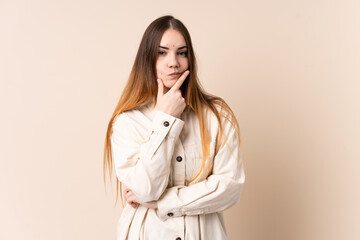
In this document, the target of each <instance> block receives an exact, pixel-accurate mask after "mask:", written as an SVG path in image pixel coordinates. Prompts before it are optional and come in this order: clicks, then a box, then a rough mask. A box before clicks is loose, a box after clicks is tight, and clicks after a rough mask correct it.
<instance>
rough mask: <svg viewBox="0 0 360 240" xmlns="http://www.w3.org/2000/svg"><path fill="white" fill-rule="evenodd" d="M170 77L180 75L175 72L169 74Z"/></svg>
mask: <svg viewBox="0 0 360 240" xmlns="http://www.w3.org/2000/svg"><path fill="white" fill-rule="evenodd" d="M169 76H170V77H179V76H180V73H179V72H174V73H171V74H169Z"/></svg>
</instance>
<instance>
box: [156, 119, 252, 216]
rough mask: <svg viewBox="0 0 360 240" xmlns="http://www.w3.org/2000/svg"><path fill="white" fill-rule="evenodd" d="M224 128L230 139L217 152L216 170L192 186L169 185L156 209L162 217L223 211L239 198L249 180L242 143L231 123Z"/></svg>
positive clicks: (215, 159)
mask: <svg viewBox="0 0 360 240" xmlns="http://www.w3.org/2000/svg"><path fill="white" fill-rule="evenodd" d="M223 130H224V134H225V136H226V137H227V140H226V143H225V144H223V145H222V146H221V147H220V149H219V151H218V153H217V154H216V156H214V167H213V172H212V174H211V175H210V176H209V177H208V178H207V179H205V180H203V181H201V182H198V183H195V184H192V185H190V186H174V187H171V188H168V189H166V190H165V192H164V193H163V195H162V196H161V197H160V199H159V200H158V202H157V204H158V209H157V210H156V211H157V214H158V216H159V218H160V219H161V220H163V221H165V220H166V219H168V218H170V217H180V216H183V215H198V214H207V213H213V212H220V211H224V210H225V209H228V208H230V207H231V206H232V205H234V204H236V203H237V202H239V200H240V194H241V192H242V188H243V184H244V182H245V173H244V168H243V161H242V152H241V147H240V144H239V139H238V137H237V133H236V131H235V129H234V128H233V127H232V126H231V124H227V125H226V126H224V129H223Z"/></svg>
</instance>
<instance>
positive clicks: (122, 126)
mask: <svg viewBox="0 0 360 240" xmlns="http://www.w3.org/2000/svg"><path fill="white" fill-rule="evenodd" d="M134 121H135V122H134ZM136 121H140V120H137V118H130V117H129V116H128V115H127V113H123V114H121V115H120V116H119V117H118V119H117V120H116V121H115V123H114V125H113V134H112V136H111V144H112V154H113V155H112V156H113V161H114V165H115V171H116V175H117V178H118V179H119V181H120V182H122V183H123V184H124V185H125V186H126V187H128V188H130V189H131V191H132V192H133V193H134V194H135V195H136V196H137V198H138V200H139V201H140V202H149V201H153V200H157V199H158V198H159V197H160V196H161V194H162V193H163V192H164V190H165V189H166V187H167V185H168V179H169V174H170V164H171V160H170V159H171V157H172V154H173V151H174V146H175V142H176V141H177V139H178V137H179V135H180V132H181V130H182V128H183V126H184V122H183V121H182V120H181V119H179V118H175V117H173V116H171V115H169V114H166V113H163V112H161V111H158V110H155V116H154V118H153V121H152V123H151V127H150V129H149V130H148V134H147V137H146V141H145V142H143V140H141V139H142V138H141V137H139V135H141V134H143V133H139V132H138V131H143V130H141V129H139V128H137V125H139V124H137V123H136ZM140 125H141V124H140Z"/></svg>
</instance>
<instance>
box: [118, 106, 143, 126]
mask: <svg viewBox="0 0 360 240" xmlns="http://www.w3.org/2000/svg"><path fill="white" fill-rule="evenodd" d="M145 120H146V119H145V118H144V114H143V113H142V111H141V108H134V109H131V110H127V111H125V112H122V113H120V114H119V115H118V116H117V117H116V119H115V120H114V126H119V125H127V126H129V125H137V124H142V123H143V122H144V121H145Z"/></svg>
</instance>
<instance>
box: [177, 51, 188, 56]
mask: <svg viewBox="0 0 360 240" xmlns="http://www.w3.org/2000/svg"><path fill="white" fill-rule="evenodd" d="M179 55H181V56H186V55H187V52H179Z"/></svg>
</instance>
